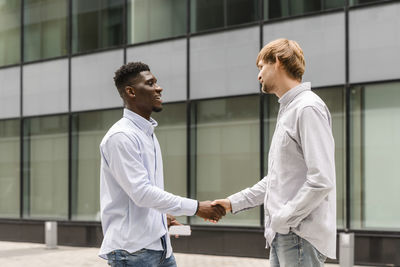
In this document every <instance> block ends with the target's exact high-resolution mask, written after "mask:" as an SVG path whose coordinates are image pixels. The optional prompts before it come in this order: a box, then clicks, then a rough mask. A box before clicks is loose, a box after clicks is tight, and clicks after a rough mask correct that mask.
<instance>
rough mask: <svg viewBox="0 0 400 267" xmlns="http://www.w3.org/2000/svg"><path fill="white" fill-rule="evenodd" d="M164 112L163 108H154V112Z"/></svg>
mask: <svg viewBox="0 0 400 267" xmlns="http://www.w3.org/2000/svg"><path fill="white" fill-rule="evenodd" d="M161 110H162V107H160V108H158V107H153V112H160V111H161Z"/></svg>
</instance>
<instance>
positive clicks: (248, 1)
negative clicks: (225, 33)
mask: <svg viewBox="0 0 400 267" xmlns="http://www.w3.org/2000/svg"><path fill="white" fill-rule="evenodd" d="M258 18H259V16H258V0H228V1H226V0H191V32H199V31H204V30H209V29H215V28H223V27H227V26H232V25H238V24H243V23H248V22H252V21H256V20H257V19H258Z"/></svg>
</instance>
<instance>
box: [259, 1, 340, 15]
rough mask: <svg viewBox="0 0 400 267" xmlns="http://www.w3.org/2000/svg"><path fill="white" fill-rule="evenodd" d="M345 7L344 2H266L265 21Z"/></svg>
mask: <svg viewBox="0 0 400 267" xmlns="http://www.w3.org/2000/svg"><path fill="white" fill-rule="evenodd" d="M341 7H344V0H322V1H321V0H285V1H281V0H264V19H273V18H281V17H288V16H297V15H302V14H307V13H310V12H317V11H322V10H328V9H332V8H341Z"/></svg>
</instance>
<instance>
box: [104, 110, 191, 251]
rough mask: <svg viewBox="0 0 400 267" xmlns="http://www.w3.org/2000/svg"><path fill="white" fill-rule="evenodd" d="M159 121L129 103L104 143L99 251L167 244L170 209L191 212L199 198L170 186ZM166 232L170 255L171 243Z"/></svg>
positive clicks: (157, 248) (158, 248)
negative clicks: (176, 192) (179, 193)
mask: <svg viewBox="0 0 400 267" xmlns="http://www.w3.org/2000/svg"><path fill="white" fill-rule="evenodd" d="M156 126H157V122H156V121H155V120H153V119H150V121H148V120H146V119H145V118H143V117H141V116H139V115H138V114H136V113H134V112H132V111H130V110H128V109H124V116H123V118H122V119H120V120H119V121H118V122H116V123H115V124H114V125H113V126H112V127H111V128H110V129H109V131H108V132H107V134H106V135H105V136H104V138H103V140H102V141H101V144H100V153H101V167H100V210H101V223H102V227H103V234H104V239H103V243H102V245H101V248H100V252H99V255H100V256H101V257H103V258H106V257H107V256H106V255H107V254H108V253H109V252H111V251H113V250H116V249H123V250H126V251H128V252H131V253H132V252H135V251H138V250H140V249H143V248H148V249H155V250H162V246H161V241H160V238H161V237H162V236H164V235H166V234H167V233H168V228H167V219H166V215H165V214H166V213H168V214H171V215H176V216H180V215H187V216H192V215H194V213H195V212H196V209H197V201H196V200H192V199H188V198H184V197H180V196H176V195H173V194H170V193H168V192H165V191H164V190H163V189H164V178H163V164H162V157H161V150H160V145H159V143H158V141H157V138H156V135H155V134H154V133H153V132H154V127H156ZM166 238H167V242H166V243H167V258H168V257H170V256H171V254H172V248H171V244H170V240H169V236H168V235H167V236H166Z"/></svg>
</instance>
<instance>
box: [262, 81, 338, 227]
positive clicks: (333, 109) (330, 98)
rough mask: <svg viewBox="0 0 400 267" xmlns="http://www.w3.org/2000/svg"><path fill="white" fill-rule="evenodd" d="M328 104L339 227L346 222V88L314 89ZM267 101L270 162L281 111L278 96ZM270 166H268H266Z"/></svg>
mask: <svg viewBox="0 0 400 267" xmlns="http://www.w3.org/2000/svg"><path fill="white" fill-rule="evenodd" d="M313 91H314V93H316V94H317V95H318V96H320V97H321V99H322V100H323V101H324V102H325V104H326V105H327V106H328V109H329V111H330V113H331V117H332V132H333V138H334V140H335V165H336V201H337V202H336V207H337V227H338V228H344V222H345V214H346V213H345V196H346V194H345V186H346V182H345V170H346V168H345V167H346V166H345V155H346V150H345V144H346V141H345V116H344V114H345V110H344V106H345V101H344V89H343V88H341V87H339V88H323V89H318V90H313ZM265 99H266V103H265V105H264V106H265V112H264V114H265V118H266V119H265V120H264V127H265V131H264V133H265V136H266V137H265V138H267V140H268V141H267V142H265V155H264V158H265V160H264V162H268V161H267V159H268V151H269V146H270V144H271V140H272V135H273V133H274V131H275V125H276V118H277V116H278V111H279V103H278V98H277V97H276V96H274V95H268V96H267V97H266V98H265ZM265 168H268V166H265Z"/></svg>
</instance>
